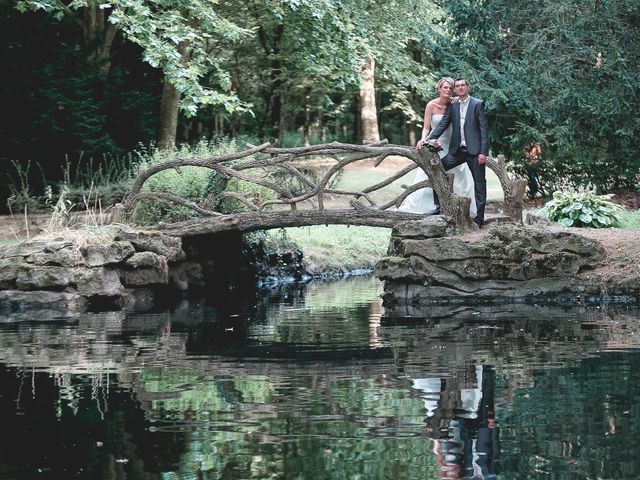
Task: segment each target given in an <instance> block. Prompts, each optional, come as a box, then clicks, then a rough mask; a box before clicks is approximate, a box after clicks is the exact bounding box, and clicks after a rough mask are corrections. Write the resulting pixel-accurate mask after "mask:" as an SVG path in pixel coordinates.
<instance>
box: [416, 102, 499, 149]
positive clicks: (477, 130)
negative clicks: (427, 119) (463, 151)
mask: <svg viewBox="0 0 640 480" xmlns="http://www.w3.org/2000/svg"><path fill="white" fill-rule="evenodd" d="M451 124H453V127H452V130H453V131H452V132H451V143H450V144H449V153H451V154H453V155H455V154H456V152H457V151H458V148H460V103H454V104H453V105H449V108H448V109H447V113H445V115H444V117H442V120H440V123H439V124H438V126H437V127H436V128H435V129H434V130H433V131H432V132H431V133H430V134H429V136H428V137H427V139H432V138H438V137H440V135H442V134H443V133H444V131H445V130H446V129H447V127H448V126H449V125H451ZM464 138H465V140H466V143H467V150H468V151H469V153H470V154H471V155H478V154H479V153H482V154H483V155H489V123H488V122H487V115H486V114H485V112H484V102H483V101H482V100H480V99H478V98H475V97H469V107H468V108H467V116H466V118H465V122H464Z"/></svg>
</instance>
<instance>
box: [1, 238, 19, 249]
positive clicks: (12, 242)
mask: <svg viewBox="0 0 640 480" xmlns="http://www.w3.org/2000/svg"><path fill="white" fill-rule="evenodd" d="M21 241H22V240H15V239H0V248H2V247H6V246H8V245H15V244H16V243H20V242H21Z"/></svg>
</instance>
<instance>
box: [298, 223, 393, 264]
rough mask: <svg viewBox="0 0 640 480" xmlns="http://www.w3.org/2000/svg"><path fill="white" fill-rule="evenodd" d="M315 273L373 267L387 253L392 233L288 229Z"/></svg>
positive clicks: (331, 227)
mask: <svg viewBox="0 0 640 480" xmlns="http://www.w3.org/2000/svg"><path fill="white" fill-rule="evenodd" d="M286 232H287V236H288V237H289V239H291V240H292V241H293V242H295V243H296V244H297V245H298V246H299V247H300V248H301V249H302V251H303V252H304V256H305V261H306V262H307V269H308V270H309V271H310V272H313V273H320V272H327V271H348V270H355V269H360V268H373V266H374V265H375V263H376V262H377V261H378V260H379V259H380V258H382V257H383V256H384V255H385V254H386V251H387V246H388V244H389V238H390V236H391V230H390V229H388V228H382V227H360V226H346V225H327V226H325V225H320V226H313V227H297V228H287V229H286Z"/></svg>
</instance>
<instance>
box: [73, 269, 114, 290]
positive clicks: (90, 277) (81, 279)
mask: <svg viewBox="0 0 640 480" xmlns="http://www.w3.org/2000/svg"><path fill="white" fill-rule="evenodd" d="M71 281H72V283H73V284H75V287H76V290H77V292H78V293H79V294H80V295H84V296H85V297H93V296H101V297H115V296H119V295H122V294H123V292H124V286H123V285H122V283H121V282H120V276H119V275H118V272H117V270H115V269H112V268H106V267H96V268H77V269H74V270H73V274H72V279H71Z"/></svg>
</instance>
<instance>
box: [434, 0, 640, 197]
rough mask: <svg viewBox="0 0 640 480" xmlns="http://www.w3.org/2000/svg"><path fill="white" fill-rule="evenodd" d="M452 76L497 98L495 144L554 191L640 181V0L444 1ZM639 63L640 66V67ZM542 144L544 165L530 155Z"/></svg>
mask: <svg viewBox="0 0 640 480" xmlns="http://www.w3.org/2000/svg"><path fill="white" fill-rule="evenodd" d="M441 3H442V5H443V7H444V10H445V12H446V14H447V21H446V22H444V26H445V31H444V32H443V35H442V36H441V37H440V39H439V40H438V50H437V52H438V53H440V54H441V56H440V58H439V60H440V61H441V65H440V68H439V70H440V71H441V72H442V73H450V74H454V75H463V76H466V77H467V78H468V79H469V81H470V84H471V93H472V95H476V96H479V97H481V98H483V99H484V100H485V101H486V103H487V111H488V112H489V114H490V124H491V125H492V130H493V133H492V142H493V143H492V149H493V151H494V153H504V154H505V155H506V156H507V158H509V159H510V160H511V161H513V162H514V163H516V164H517V165H518V167H519V168H518V169H519V171H520V173H526V172H528V171H531V170H535V171H537V173H538V174H539V175H540V176H542V178H543V180H544V181H545V182H546V184H547V186H548V187H549V188H550V189H551V190H555V189H560V188H563V187H566V186H573V187H578V186H586V185H593V186H595V187H596V188H597V190H598V191H599V192H611V191H617V190H620V189H629V188H634V186H635V185H637V184H638V181H639V180H640V162H639V161H638V152H639V151H640V136H638V135H637V134H634V133H633V132H637V131H638V128H639V126H640V123H639V120H638V117H637V115H635V114H634V112H637V111H638V109H639V108H640V101H639V100H638V97H637V96H636V95H633V94H630V92H635V91H636V90H638V88H640V76H638V69H637V65H638V64H639V62H640V37H639V36H638V35H635V32H637V30H638V27H639V26H640V4H638V3H637V2H630V1H628V0H612V1H608V2H599V1H596V0H588V1H584V2H579V3H575V2H573V1H570V0H561V1H557V0H542V1H538V2H528V1H524V0H518V1H515V2H514V1H512V0H489V1H486V2H459V1H457V0H444V1H443V2H441ZM634 66H635V67H634ZM534 145H538V146H540V148H541V155H540V158H539V159H538V161H537V163H535V164H532V163H533V162H532V161H531V160H532V159H531V158H530V157H528V156H527V152H528V151H530V150H531V148H532V146H534Z"/></svg>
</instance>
